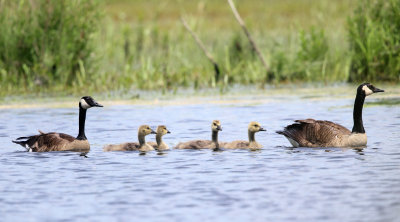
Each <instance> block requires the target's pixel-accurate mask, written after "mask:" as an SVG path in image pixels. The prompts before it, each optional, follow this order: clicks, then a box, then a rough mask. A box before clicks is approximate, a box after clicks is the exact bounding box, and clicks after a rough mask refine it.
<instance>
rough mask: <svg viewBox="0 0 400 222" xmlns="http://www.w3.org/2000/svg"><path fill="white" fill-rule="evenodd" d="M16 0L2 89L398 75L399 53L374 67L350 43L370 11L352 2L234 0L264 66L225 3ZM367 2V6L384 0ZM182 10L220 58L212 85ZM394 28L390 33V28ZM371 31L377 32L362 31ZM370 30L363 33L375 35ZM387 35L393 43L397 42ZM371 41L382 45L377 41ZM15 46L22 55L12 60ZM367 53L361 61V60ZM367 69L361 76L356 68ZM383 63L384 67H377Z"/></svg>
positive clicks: (0, 17) (172, 86)
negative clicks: (218, 74) (266, 66)
mask: <svg viewBox="0 0 400 222" xmlns="http://www.w3.org/2000/svg"><path fill="white" fill-rule="evenodd" d="M16 2H17V3H11V5H7V4H10V3H9V2H7V4H6V1H4V0H0V10H1V11H2V13H0V24H1V25H0V29H1V30H2V31H4V30H8V29H9V30H8V31H7V32H5V33H7V34H4V35H3V36H2V37H1V38H3V39H0V44H1V45H0V48H1V49H2V50H3V51H4V50H5V51H7V52H8V54H5V53H3V54H5V55H7V56H8V57H7V58H6V59H4V58H3V57H4V56H3V57H0V58H1V59H0V60H1V61H0V76H1V77H0V78H1V79H0V82H1V90H0V94H1V95H9V94H20V93H32V92H40V93H48V92H52V93H56V94H60V93H61V94H70V93H74V94H75V93H76V94H81V93H82V92H85V93H88V92H104V91H110V90H116V91H124V90H131V89H143V90H153V89H155V90H164V91H167V90H169V91H171V90H172V91H174V90H176V89H177V88H180V87H190V88H192V87H193V88H195V89H197V88H202V87H220V88H221V89H224V88H226V87H229V86H230V85H233V84H244V85H247V84H254V85H256V86H258V87H261V86H262V85H263V84H265V83H270V84H271V83H272V84H281V83H289V82H290V83H293V82H325V83H328V82H346V81H348V80H351V81H367V80H374V81H395V82H398V81H399V77H398V76H399V70H400V69H399V68H398V67H397V66H395V62H394V61H395V59H396V58H398V56H397V54H396V52H397V51H393V50H392V51H393V52H392V51H391V54H390V56H389V57H390V59H386V60H384V61H385V62H383V63H381V65H380V66H379V67H380V68H379V70H378V71H376V70H374V67H376V65H375V64H376V61H383V60H382V59H380V58H378V59H376V56H375V55H376V52H375V51H373V50H372V49H371V50H369V51H367V52H365V50H364V51H362V50H363V47H357V46H363V44H359V42H360V40H355V41H353V40H352V39H361V40H362V41H364V38H363V36H364V35H363V33H362V31H363V29H362V27H363V25H364V26H365V24H366V21H367V23H368V21H370V20H368V19H369V17H368V16H366V14H367V13H369V12H370V11H371V10H372V9H371V8H373V7H372V6H371V8H370V9H368V8H366V9H364V8H362V7H361V5H358V4H357V1H346V0H335V1H328V0H321V1H312V0H298V1H292V0H282V1H273V0H267V1H259V0H246V1H237V2H236V5H237V8H238V10H239V12H240V14H241V15H242V17H243V18H244V20H245V21H246V24H247V25H248V28H249V30H250V32H251V33H252V34H253V35H254V38H255V41H256V42H257V43H258V45H259V47H260V49H261V51H262V53H263V54H264V56H265V57H266V60H267V62H268V64H269V66H270V71H269V72H266V71H265V69H264V68H263V66H262V64H261V63H260V61H259V59H258V58H257V57H256V55H255V53H254V52H253V51H252V49H251V47H250V45H249V44H248V42H247V39H246V37H245V35H244V34H243V32H242V30H241V28H240V26H239V25H238V24H237V22H236V21H235V20H234V17H233V15H232V12H231V11H230V8H229V6H228V4H227V2H226V1H222V0H221V1H211V0H203V1H183V0H165V1H157V0H135V1H128V0H105V1H103V2H101V3H98V2H97V1H95V0H93V1H90V0H74V1H66V2H65V3H64V4H65V5H63V6H57V5H58V4H53V5H55V6H54V7H52V6H51V5H52V4H47V5H46V6H47V11H46V12H47V13H44V12H43V11H41V12H40V16H38V15H35V8H37V5H35V4H33V5H32V2H34V3H37V4H40V3H42V4H45V3H47V1H45V0H33V1H29V2H28V1H26V2H24V1H20V2H19V4H18V1H16ZM21 2H22V3H21ZM50 2H52V1H50ZM370 2H371V4H370V5H373V4H374V2H383V1H372V0H371V1H370ZM385 2H386V1H385ZM387 2H390V3H394V2H395V1H387ZM21 4H24V5H23V7H21V6H20V5H21ZM395 6H397V5H395ZM384 7H390V5H389V6H387V5H386V6H384ZM64 8H67V9H71V10H63V9H64ZM75 8H79V9H80V10H74V9H75ZM386 9H387V8H386ZM363 10H364V11H363ZM368 10H369V11H368ZM5 12H9V13H5ZM36 13H38V12H36ZM80 13H81V14H82V15H84V16H82V15H81V14H80ZM357 13H358V14H357ZM393 13H395V11H393ZM393 13H392V14H393ZM181 15H183V16H184V17H185V18H186V20H187V21H188V22H189V25H190V26H191V27H192V28H193V30H194V31H195V32H196V33H197V34H198V35H199V37H200V38H201V39H202V40H203V42H204V43H205V45H206V47H207V48H208V49H209V50H210V52H211V53H212V54H213V56H214V58H215V60H216V61H217V63H218V64H219V66H220V68H221V78H220V81H219V82H217V81H216V80H215V76H214V69H213V66H212V65H211V64H210V63H209V61H208V60H207V59H206V58H205V57H204V55H203V54H202V52H201V50H200V49H199V48H198V46H197V45H196V44H195V42H194V40H193V39H192V37H191V36H190V34H189V33H188V32H187V31H186V30H185V29H184V28H183V26H182V24H181V23H180V21H179V18H180V16H181ZM21 16H22V18H21ZM356 16H358V17H357V18H358V20H355V19H353V20H351V22H350V23H349V22H348V18H349V17H352V18H354V17H356ZM36 17H37V18H38V19H32V18H36ZM363 17H364V18H365V19H362V18H363ZM378 17H379V16H378ZM380 17H382V16H380ZM392 17H393V16H392ZM392 17H390V19H392ZM394 17H395V16H394ZM10 18H11V19H10ZM24 18H25V20H24ZM41 18H42V20H43V21H42V20H40V19H41ZM49 18H50V21H59V22H60V23H55V24H54V26H52V27H54V29H52V31H53V32H50V31H49V30H48V25H46V22H45V21H49ZM375 20H376V19H371V21H375ZM5 21H7V22H5ZM21 21H25V22H21ZM41 21H42V22H41ZM4 24H6V25H4ZM57 24H62V25H61V26H57ZM77 24H79V25H77ZM368 24H370V22H369V23H368ZM375 26H379V23H378V22H376V24H375ZM10 27H14V28H12V29H10ZM35 27H37V30H42V31H41V32H35V31H33V33H34V34H31V33H30V32H29V30H30V29H33V28H35ZM385 27H388V28H387V30H386V32H382V33H383V34H385V33H389V31H390V30H395V31H396V30H400V29H396V27H395V28H393V27H391V26H390V25H389V26H385ZM349 28H351V30H352V32H351V35H349ZM10 30H11V31H10ZM27 30H28V31H27ZM395 31H394V32H393V33H389V34H390V35H394V34H395V33H396V32H395ZM82 32H83V33H84V34H82ZM16 33H17V34H19V36H20V39H30V40H32V39H33V40H32V41H31V42H32V44H27V45H24V47H25V48H24V47H22V48H24V49H25V51H21V46H20V44H21V41H18V40H15V41H11V39H13V38H12V36H13V35H15V34H16ZM49 33H53V35H49ZM369 33H372V34H374V33H376V32H374V30H372V31H371V30H369ZM382 33H381V35H378V36H382ZM372 34H370V36H371V38H372V39H374V38H376V36H375V37H374V36H372ZM397 36H399V35H397ZM350 37H351V38H352V39H350ZM396 38H397V37H396ZM17 39H18V38H17ZM54 39H55V40H54ZM384 40H385V39H384ZM386 40H387V38H386ZM390 40H391V41H392V42H393V44H398V40H397V39H390ZM362 41H361V42H362ZM370 41H371V40H369V41H367V42H366V44H369V42H370ZM386 42H387V41H386ZM44 43H48V45H49V46H47V45H46V44H44ZM41 44H44V45H43V48H41V47H40V46H42V45H41ZM364 45H365V44H364ZM368 46H369V45H368ZM379 46H380V47H381V48H382V47H385V46H386V47H388V46H387V45H385V41H383V40H382V42H381V44H380V45H379ZM371 47H372V46H371ZM364 48H365V47H364ZM21 52H23V55H26V54H27V55H30V57H28V58H27V59H26V58H25V60H22V59H19V57H18V56H21V55H20V54H19V53H21ZM38 52H40V53H38ZM366 53H368V57H367V58H370V59H369V60H368V59H367V60H366V59H363V58H364V57H363V56H365V54H366ZM10 55H11V56H10ZM374 56H375V57H374ZM396 56H397V57H396ZM386 57H387V56H386ZM386 57H385V58H386ZM357 58H361V59H360V61H358V60H357ZM365 61H367V62H365ZM386 61H387V62H386ZM15 62H17V63H18V64H15ZM355 64H359V65H358V66H357V65H355ZM382 64H383V65H382ZM365 66H367V67H368V69H366V70H367V71H368V74H365V73H366V70H365V69H363V68H364V67H365ZM382 66H384V67H388V66H390V67H391V68H390V69H382V68H381V67H382ZM386 71H388V72H390V73H389V74H387V75H388V76H389V77H390V78H386V77H387V75H386V73H383V72H386ZM382 73H383V74H382Z"/></svg>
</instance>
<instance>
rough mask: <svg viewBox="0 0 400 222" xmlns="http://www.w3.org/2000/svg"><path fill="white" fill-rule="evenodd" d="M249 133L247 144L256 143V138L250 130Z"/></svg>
mask: <svg viewBox="0 0 400 222" xmlns="http://www.w3.org/2000/svg"><path fill="white" fill-rule="evenodd" d="M248 133H249V142H254V141H256V137H255V134H256V133H255V132H251V131H250V130H249V131H248Z"/></svg>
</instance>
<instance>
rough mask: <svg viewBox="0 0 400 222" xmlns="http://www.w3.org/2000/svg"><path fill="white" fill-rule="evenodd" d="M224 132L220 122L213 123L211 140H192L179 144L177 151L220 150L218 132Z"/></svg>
mask: <svg viewBox="0 0 400 222" xmlns="http://www.w3.org/2000/svg"><path fill="white" fill-rule="evenodd" d="M219 131H222V127H221V123H220V122H219V120H214V121H212V124H211V132H212V135H211V140H191V141H188V142H184V143H179V144H178V145H177V146H176V147H175V149H218V148H219V143H218V132H219Z"/></svg>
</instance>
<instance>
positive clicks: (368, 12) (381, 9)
mask: <svg viewBox="0 0 400 222" xmlns="http://www.w3.org/2000/svg"><path fill="white" fill-rule="evenodd" d="M349 35H350V38H349V39H350V44H351V50H352V53H353V55H352V56H351V60H352V67H351V72H350V73H351V75H350V80H351V81H360V80H363V79H369V80H371V81H372V80H373V81H375V80H381V81H382V80H384V81H397V82H399V80H400V1H399V0H386V1H377V0H367V1H363V3H362V4H361V3H360V4H359V5H358V7H357V9H356V10H355V13H354V16H353V17H352V18H351V19H350V20H349Z"/></svg>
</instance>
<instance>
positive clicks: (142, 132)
mask: <svg viewBox="0 0 400 222" xmlns="http://www.w3.org/2000/svg"><path fill="white" fill-rule="evenodd" d="M149 134H156V132H154V130H152V129H151V128H150V126H148V125H142V126H140V127H139V130H138V140H139V143H137V142H133V143H121V144H109V145H106V146H104V148H103V151H104V152H108V151H140V152H146V151H152V150H154V148H153V147H152V146H150V145H149V144H147V143H146V140H145V136H147V135H149Z"/></svg>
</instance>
